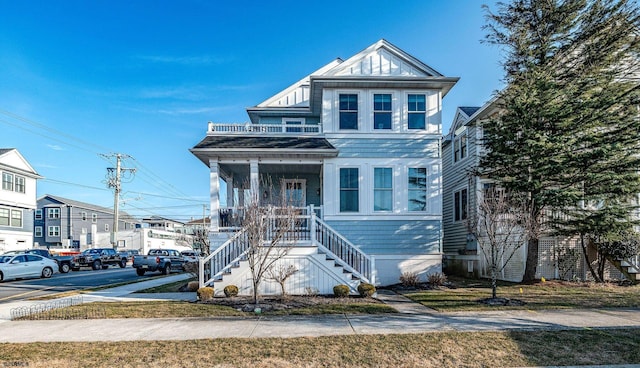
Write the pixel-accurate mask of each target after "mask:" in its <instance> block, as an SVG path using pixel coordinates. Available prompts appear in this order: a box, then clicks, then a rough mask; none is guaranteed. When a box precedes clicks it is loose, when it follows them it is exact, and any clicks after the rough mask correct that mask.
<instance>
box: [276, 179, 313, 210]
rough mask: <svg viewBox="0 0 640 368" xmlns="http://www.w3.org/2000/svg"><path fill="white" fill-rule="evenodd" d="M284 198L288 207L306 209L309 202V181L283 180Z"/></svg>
mask: <svg viewBox="0 0 640 368" xmlns="http://www.w3.org/2000/svg"><path fill="white" fill-rule="evenodd" d="M282 181H283V183H282V190H283V193H282V195H283V198H284V200H285V201H286V202H285V203H287V204H288V205H291V206H294V207H304V206H306V202H307V181H306V180H305V179H283V180H282Z"/></svg>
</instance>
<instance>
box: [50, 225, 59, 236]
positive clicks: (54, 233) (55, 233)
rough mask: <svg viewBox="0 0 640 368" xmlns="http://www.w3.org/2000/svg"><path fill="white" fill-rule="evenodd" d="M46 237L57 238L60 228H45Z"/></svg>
mask: <svg viewBox="0 0 640 368" xmlns="http://www.w3.org/2000/svg"><path fill="white" fill-rule="evenodd" d="M47 236H48V237H50V238H59V237H60V226H57V225H51V226H47Z"/></svg>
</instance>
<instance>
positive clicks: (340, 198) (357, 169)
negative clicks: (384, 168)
mask: <svg viewBox="0 0 640 368" xmlns="http://www.w3.org/2000/svg"><path fill="white" fill-rule="evenodd" d="M348 169H351V170H354V169H355V170H356V174H357V177H358V179H357V186H356V187H355V188H347V187H344V188H343V187H342V170H348ZM360 169H361V168H360V167H359V166H343V167H340V168H338V212H339V213H359V212H360V182H361V177H360ZM344 190H346V191H355V193H356V199H357V202H356V209H355V210H343V209H342V192H343V191H344Z"/></svg>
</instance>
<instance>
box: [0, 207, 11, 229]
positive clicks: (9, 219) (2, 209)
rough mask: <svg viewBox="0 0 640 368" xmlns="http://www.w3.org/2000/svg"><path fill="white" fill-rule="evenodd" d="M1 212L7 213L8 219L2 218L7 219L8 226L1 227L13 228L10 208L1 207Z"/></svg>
mask: <svg viewBox="0 0 640 368" xmlns="http://www.w3.org/2000/svg"><path fill="white" fill-rule="evenodd" d="M0 211H2V212H5V211H6V217H5V216H2V217H1V218H3V219H7V224H6V225H3V224H0V226H6V227H11V209H10V208H5V207H0Z"/></svg>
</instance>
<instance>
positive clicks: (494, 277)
mask: <svg viewBox="0 0 640 368" xmlns="http://www.w3.org/2000/svg"><path fill="white" fill-rule="evenodd" d="M491 297H492V298H493V299H495V298H497V297H498V270H496V267H495V266H493V267H491Z"/></svg>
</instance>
